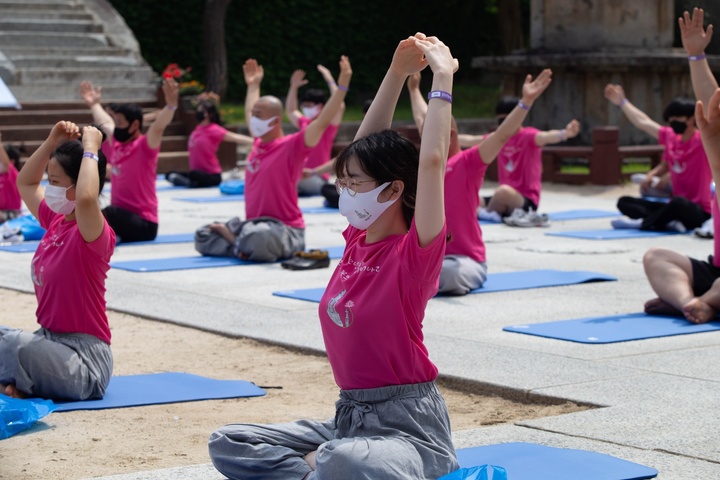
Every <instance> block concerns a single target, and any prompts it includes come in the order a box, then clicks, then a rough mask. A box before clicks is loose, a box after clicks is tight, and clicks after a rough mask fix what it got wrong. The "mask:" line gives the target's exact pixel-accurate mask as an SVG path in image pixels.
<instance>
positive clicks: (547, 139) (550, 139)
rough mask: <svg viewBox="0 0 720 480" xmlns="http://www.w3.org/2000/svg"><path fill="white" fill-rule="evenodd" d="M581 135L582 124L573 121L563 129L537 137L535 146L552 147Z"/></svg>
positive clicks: (542, 133) (540, 134)
mask: <svg viewBox="0 0 720 480" xmlns="http://www.w3.org/2000/svg"><path fill="white" fill-rule="evenodd" d="M578 133H580V122H578V121H577V119H574V118H573V119H572V120H570V121H569V122H568V124H567V125H565V128H563V129H554V130H545V131H544V132H540V133H538V134H537V135H535V145H537V146H538V147H543V146H545V145H552V144H553V143H560V142H564V141H565V140H569V139H571V138H574V137H576V136H577V134H578Z"/></svg>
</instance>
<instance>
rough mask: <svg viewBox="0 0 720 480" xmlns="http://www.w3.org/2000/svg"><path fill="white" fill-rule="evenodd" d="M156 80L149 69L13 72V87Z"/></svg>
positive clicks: (144, 67)
mask: <svg viewBox="0 0 720 480" xmlns="http://www.w3.org/2000/svg"><path fill="white" fill-rule="evenodd" d="M156 79H157V75H156V74H155V72H153V71H152V70H151V69H150V67H147V66H135V67H127V66H126V67H123V68H119V69H118V68H54V69H53V68H42V67H24V68H18V69H17V70H16V71H15V82H14V83H15V85H39V84H57V83H59V84H68V83H69V84H73V85H79V84H80V82H81V81H83V80H89V81H91V82H93V83H95V84H97V85H111V84H112V85H117V84H122V85H138V86H140V85H149V84H151V83H153V82H155V80H156Z"/></svg>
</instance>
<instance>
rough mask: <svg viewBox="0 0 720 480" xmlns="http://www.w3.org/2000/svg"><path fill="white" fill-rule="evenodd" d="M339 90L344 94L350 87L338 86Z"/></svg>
mask: <svg viewBox="0 0 720 480" xmlns="http://www.w3.org/2000/svg"><path fill="white" fill-rule="evenodd" d="M337 87H338V90H342V91H343V92H347V91H348V90H350V87H346V86H345V85H338V86H337Z"/></svg>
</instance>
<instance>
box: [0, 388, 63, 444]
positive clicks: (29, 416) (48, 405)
mask: <svg viewBox="0 0 720 480" xmlns="http://www.w3.org/2000/svg"><path fill="white" fill-rule="evenodd" d="M56 408H57V405H55V404H54V403H53V401H52V400H42V399H39V398H28V399H19V398H12V397H8V396H7V395H3V394H0V440H2V439H5V438H8V437H11V436H13V435H15V434H16V433H19V432H22V431H23V430H27V429H28V428H30V427H32V426H33V425H34V424H35V422H37V421H38V420H40V419H41V418H43V417H45V416H46V415H48V414H49V413H50V412H52V411H53V410H55V409H56Z"/></svg>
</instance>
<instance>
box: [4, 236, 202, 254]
mask: <svg viewBox="0 0 720 480" xmlns="http://www.w3.org/2000/svg"><path fill="white" fill-rule="evenodd" d="M193 241H195V234H194V233H171V234H168V235H158V236H157V237H155V240H150V241H148V242H129V243H118V244H117V246H118V247H126V246H139V245H162V244H166V243H186V242H193ZM38 245H40V242H23V243H16V244H15V245H5V246H1V247H0V252H12V253H28V252H34V251H35V250H37V247H38Z"/></svg>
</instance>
